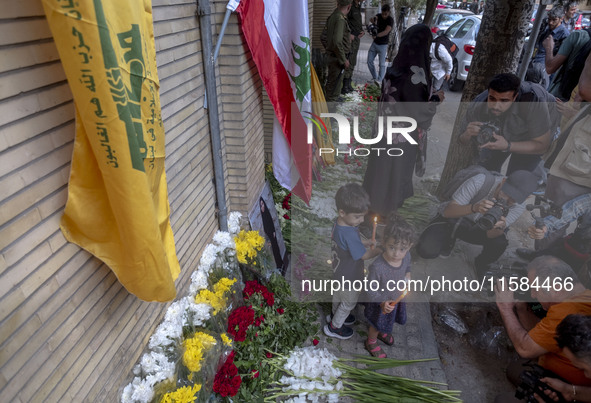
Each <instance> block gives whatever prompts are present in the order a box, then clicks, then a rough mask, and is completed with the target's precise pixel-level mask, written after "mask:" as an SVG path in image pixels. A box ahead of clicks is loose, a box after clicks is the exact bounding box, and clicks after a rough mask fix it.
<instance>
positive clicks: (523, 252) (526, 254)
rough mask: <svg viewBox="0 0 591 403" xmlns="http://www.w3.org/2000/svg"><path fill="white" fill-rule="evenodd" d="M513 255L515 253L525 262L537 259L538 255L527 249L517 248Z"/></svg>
mask: <svg viewBox="0 0 591 403" xmlns="http://www.w3.org/2000/svg"><path fill="white" fill-rule="evenodd" d="M515 253H517V256H519V257H521V258H523V259H525V260H534V259H535V258H536V257H538V253H537V252H536V251H535V250H532V249H528V248H517V249H516V250H515Z"/></svg>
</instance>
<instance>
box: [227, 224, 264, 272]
mask: <svg viewBox="0 0 591 403" xmlns="http://www.w3.org/2000/svg"><path fill="white" fill-rule="evenodd" d="M234 242H235V243H236V256H237V258H238V261H239V262H240V263H243V264H248V263H252V262H253V261H254V259H256V257H257V253H258V251H260V250H261V249H262V248H263V246H264V245H265V239H264V238H263V237H262V236H261V235H260V234H259V232H258V231H248V232H247V231H244V230H242V231H240V233H239V234H238V236H236V237H235V238H234Z"/></svg>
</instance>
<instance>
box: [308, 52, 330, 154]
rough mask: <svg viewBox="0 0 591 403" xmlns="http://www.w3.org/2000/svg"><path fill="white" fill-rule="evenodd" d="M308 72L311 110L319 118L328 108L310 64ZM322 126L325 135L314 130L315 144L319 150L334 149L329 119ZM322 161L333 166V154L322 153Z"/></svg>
mask: <svg viewBox="0 0 591 403" xmlns="http://www.w3.org/2000/svg"><path fill="white" fill-rule="evenodd" d="M310 70H311V72H312V109H313V110H314V114H315V115H316V116H320V114H321V113H328V106H326V99H325V98H324V92H323V91H322V85H320V80H318V75H316V70H314V66H312V65H311V64H310ZM324 124H325V125H326V128H327V133H325V134H324V135H323V134H322V131H320V130H318V129H315V130H314V132H315V133H316V144H317V145H318V147H319V148H332V149H334V145H333V143H332V129H331V126H330V119H326V120H325V121H324ZM322 159H323V160H324V163H325V164H326V165H334V153H323V154H322Z"/></svg>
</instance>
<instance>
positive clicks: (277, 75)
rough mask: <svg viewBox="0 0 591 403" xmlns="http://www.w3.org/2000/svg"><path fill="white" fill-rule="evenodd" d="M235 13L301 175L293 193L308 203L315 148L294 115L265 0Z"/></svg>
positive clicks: (247, 2)
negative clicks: (266, 21) (308, 140)
mask: <svg viewBox="0 0 591 403" xmlns="http://www.w3.org/2000/svg"><path fill="white" fill-rule="evenodd" d="M236 11H237V12H238V14H239V15H240V18H241V24H242V32H243V33H244V38H245V39H246V43H247V45H248V48H249V49H250V52H251V54H252V58H253V60H254V63H255V65H256V66H257V69H258V71H259V75H260V76H261V79H262V80H263V85H264V86H265V90H266V91H267V94H268V95H269V99H270V100H271V103H272V104H273V109H274V110H275V115H276V116H277V119H278V120H279V123H280V124H281V127H282V128H283V133H284V135H285V137H286V138H287V142H288V144H289V145H290V147H291V152H292V155H293V158H294V161H295V165H296V167H297V169H298V172H299V174H300V180H299V182H298V183H297V184H296V186H295V188H294V189H293V192H294V193H295V194H296V195H298V196H299V197H300V198H302V200H304V201H305V202H306V203H308V202H309V201H310V196H311V195H312V146H311V145H309V144H307V142H306V135H307V126H306V123H305V122H304V119H303V117H302V115H301V113H300V112H299V111H297V112H296V113H292V112H291V105H292V103H294V102H295V98H294V96H293V90H292V88H291V80H290V78H289V76H288V74H287V71H286V70H285V66H283V63H282V62H281V59H280V58H279V56H278V55H277V53H275V49H274V48H273V43H272V42H271V38H270V37H269V32H268V31H267V29H266V27H265V19H264V15H265V5H264V3H263V0H242V1H241V2H240V5H239V6H238V8H237V9H236ZM294 109H295V108H294Z"/></svg>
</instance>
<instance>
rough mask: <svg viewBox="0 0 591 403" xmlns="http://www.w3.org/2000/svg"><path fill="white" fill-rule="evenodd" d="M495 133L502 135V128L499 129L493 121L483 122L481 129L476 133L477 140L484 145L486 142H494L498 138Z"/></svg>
mask: <svg viewBox="0 0 591 403" xmlns="http://www.w3.org/2000/svg"><path fill="white" fill-rule="evenodd" d="M493 133H496V134H498V135H499V136H500V135H501V129H499V128H498V127H497V126H495V125H494V124H492V123H483V124H482V125H481V126H480V131H479V132H478V134H477V135H476V142H477V143H478V144H479V145H483V144H486V143H494V142H495V141H497V140H496V139H495V137H494V136H493Z"/></svg>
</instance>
